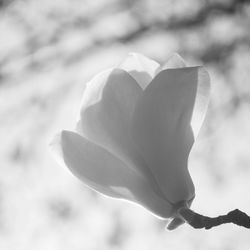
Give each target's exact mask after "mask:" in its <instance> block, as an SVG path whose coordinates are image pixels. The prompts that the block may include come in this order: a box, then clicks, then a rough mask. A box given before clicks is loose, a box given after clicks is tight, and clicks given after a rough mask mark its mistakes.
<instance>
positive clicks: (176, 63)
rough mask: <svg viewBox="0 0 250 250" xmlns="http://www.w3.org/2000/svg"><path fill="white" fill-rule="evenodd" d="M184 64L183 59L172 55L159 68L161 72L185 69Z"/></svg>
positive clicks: (175, 54)
mask: <svg viewBox="0 0 250 250" xmlns="http://www.w3.org/2000/svg"><path fill="white" fill-rule="evenodd" d="M185 67H186V63H185V61H184V59H183V58H182V57H181V56H180V55H179V54H177V53H173V54H172V55H171V56H170V57H169V58H168V59H167V61H166V63H165V64H163V66H162V67H161V70H164V69H176V68H185Z"/></svg>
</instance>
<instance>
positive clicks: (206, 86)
mask: <svg viewBox="0 0 250 250" xmlns="http://www.w3.org/2000/svg"><path fill="white" fill-rule="evenodd" d="M209 94H210V78H209V74H208V72H207V71H206V70H205V69H204V68H203V67H199V69H198V84H197V91H196V98H195V104H194V111H193V115H192V120H191V127H192V129H193V133H194V137H195V138H196V137H197V136H198V134H199V131H200V128H201V126H202V123H203V121H204V119H205V115H206V111H207V107H208V103H209Z"/></svg>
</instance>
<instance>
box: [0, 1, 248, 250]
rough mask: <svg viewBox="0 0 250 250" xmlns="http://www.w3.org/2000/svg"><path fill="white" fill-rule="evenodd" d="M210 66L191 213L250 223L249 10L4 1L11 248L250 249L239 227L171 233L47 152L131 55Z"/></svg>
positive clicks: (2, 108)
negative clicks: (245, 218)
mask: <svg viewBox="0 0 250 250" xmlns="http://www.w3.org/2000/svg"><path fill="white" fill-rule="evenodd" d="M130 51H134V52H140V53H143V54H145V55H146V56H148V57H151V58H152V59H155V60H157V61H158V62H160V63H164V61H165V60H166V58H167V57H168V56H169V55H170V54H171V53H173V52H177V53H179V54H180V55H181V56H182V57H183V58H184V59H185V60H186V62H187V64H188V65H200V64H204V65H205V66H206V68H207V69H208V71H209V73H210V77H211V83H212V93H211V103H210V106H209V110H208V116H207V118H206V121H205V124H204V126H203V128H202V131H201V134H200V136H199V138H198V141H197V142H196V144H195V146H194V148H193V151H192V154H191V156H190V161H189V169H190V172H191V175H192V177H193V181H194V183H195V186H196V199H195V201H194V203H193V206H192V208H193V209H194V210H195V211H197V212H199V213H203V214H204V215H208V216H217V215H220V214H225V213H227V212H229V211H230V210H232V209H234V208H239V209H241V210H243V211H245V212H247V213H248V214H250V197H249V192H250V80H249V79H250V4H249V1H247V0H245V1H244V0H238V1H237V0H157V1H156V0H134V1H133V0H98V1H91V0H54V1H50V0H43V1H41V0H40V1H39V0H16V1H15V0H12V1H7V0H6V1H0V138H1V140H0V142H1V143H0V249H3V250H16V249H18V250H30V249H32V250H33V249H36V250H45V249H46V250H57V249H58V250H59V249H60V250H80V249H81V250H98V249H101V250H106V249H112V250H113V249H121V250H123V249H124V250H128V249H129V250H133V249H144V250H147V249H156V250H161V249H164V250H165V249H172V250H175V249H187V250H189V249H190V250H191V249H192V250H195V249H203V250H206V249H209V250H213V249H220V250H231V249H241V250H245V249H249V245H250V237H249V231H248V230H246V229H244V228H240V227H237V226H234V225H230V224H229V225H222V226H220V227H218V228H214V229H212V230H208V231H206V230H194V229H192V228H191V227H189V226H188V225H184V226H182V227H180V228H178V229H177V230H175V231H172V232H169V231H165V230H164V228H165V225H166V221H161V220H158V219H157V218H155V217H154V216H152V215H151V214H150V213H149V212H147V211H146V210H145V209H143V208H141V207H138V206H135V205H132V204H129V203H126V202H121V201H116V200H113V199H107V198H104V197H102V196H100V195H98V194H96V193H94V192H93V191H91V190H89V189H87V188H86V187H85V186H84V185H83V184H82V183H80V181H78V180H77V179H76V178H75V177H74V176H72V175H71V173H70V172H69V171H68V170H67V169H66V168H62V167H60V166H59V165H58V164H57V163H56V162H55V160H54V158H53V157H52V156H51V154H50V152H49V147H48V144H49V142H50V139H51V138H52V137H53V135H54V134H55V133H56V132H57V131H58V130H60V129H62V128H65V129H72V128H73V127H74V124H75V118H76V112H77V108H78V106H79V104H80V99H81V96H82V93H83V90H84V86H85V83H86V82H87V81H88V80H89V79H90V78H91V77H93V75H95V74H96V73H98V72H99V71H100V70H102V69H105V68H107V67H110V66H114V65H116V64H118V63H120V62H121V61H122V60H123V58H124V57H125V56H126V55H127V53H128V52H130Z"/></svg>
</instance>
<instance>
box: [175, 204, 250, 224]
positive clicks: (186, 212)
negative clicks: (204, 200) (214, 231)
mask: <svg viewBox="0 0 250 250" xmlns="http://www.w3.org/2000/svg"><path fill="white" fill-rule="evenodd" d="M178 213H179V215H180V216H181V217H182V218H183V219H184V220H185V221H186V222H187V223H188V224H189V225H190V226H192V227H194V228H205V229H210V228H212V227H215V226H219V225H222V224H226V223H234V224H236V225H239V226H242V227H246V228H250V217H249V216H248V215H247V214H245V213H243V212H242V211H240V210H239V209H235V210H232V211H231V212H229V213H228V214H226V215H221V216H218V217H214V218H211V217H207V216H203V215H201V214H198V213H195V212H194V211H192V210H191V209H189V208H187V207H182V208H180V209H179V210H178Z"/></svg>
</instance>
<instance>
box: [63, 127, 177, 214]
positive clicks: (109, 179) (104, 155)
mask: <svg viewBox="0 0 250 250" xmlns="http://www.w3.org/2000/svg"><path fill="white" fill-rule="evenodd" d="M60 146H61V148H62V154H63V155H62V156H63V160H64V163H65V164H66V165H67V166H68V168H69V169H70V170H71V172H72V173H73V174H74V175H75V176H76V177H78V178H79V179H80V180H81V181H83V182H84V183H85V184H86V185H87V186H89V187H90V188H92V189H94V190H96V191H98V192H100V193H102V194H104V195H107V196H110V197H113V198H121V199H126V200H129V201H132V202H136V203H138V204H139V205H142V206H143V207H145V208H147V209H148V210H149V211H151V212H152V213H154V214H155V215H157V216H160V217H162V218H168V217H169V216H171V215H172V206H171V205H170V204H169V203H168V202H167V201H165V200H163V199H162V198H160V197H159V196H157V195H156V194H155V193H154V191H153V190H152V188H151V186H150V185H149V183H148V182H147V181H146V179H145V178H144V177H143V175H141V174H140V172H137V171H135V170H134V169H131V168H129V167H128V166H127V165H126V164H125V163H124V162H123V161H121V160H120V159H119V158H117V157H116V156H114V155H112V154H111V153H109V152H108V151H107V150H105V149H104V148H103V147H101V146H98V145H97V144H95V143H92V142H90V141H88V140H87V139H85V138H83V137H82V136H80V135H78V134H77V133H74V132H71V131H63V132H62V133H61V144H60Z"/></svg>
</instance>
